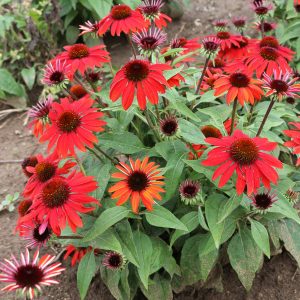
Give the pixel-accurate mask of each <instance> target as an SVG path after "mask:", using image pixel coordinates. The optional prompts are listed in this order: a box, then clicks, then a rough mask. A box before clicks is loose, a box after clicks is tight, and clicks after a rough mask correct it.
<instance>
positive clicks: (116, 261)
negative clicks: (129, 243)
mask: <svg viewBox="0 0 300 300" xmlns="http://www.w3.org/2000/svg"><path fill="white" fill-rule="evenodd" d="M108 264H109V266H110V267H111V268H115V269H118V268H121V267H122V265H123V258H122V257H121V255H120V254H118V253H112V254H110V256H109V258H108Z"/></svg>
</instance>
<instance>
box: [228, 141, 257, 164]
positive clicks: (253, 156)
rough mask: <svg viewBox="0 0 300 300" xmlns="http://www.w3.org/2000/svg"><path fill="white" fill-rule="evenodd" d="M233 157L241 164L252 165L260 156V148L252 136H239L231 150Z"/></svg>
mask: <svg viewBox="0 0 300 300" xmlns="http://www.w3.org/2000/svg"><path fill="white" fill-rule="evenodd" d="M229 153H230V156H231V158H232V159H233V160H234V161H235V162H236V163H237V164H239V165H251V164H252V163H254V162H255V161H256V160H257V158H258V153H259V151H258V148H257V146H256V144H255V143H254V142H253V141H252V140H251V139H250V138H239V139H238V140H236V141H234V142H233V143H232V145H231V146H230V150H229Z"/></svg>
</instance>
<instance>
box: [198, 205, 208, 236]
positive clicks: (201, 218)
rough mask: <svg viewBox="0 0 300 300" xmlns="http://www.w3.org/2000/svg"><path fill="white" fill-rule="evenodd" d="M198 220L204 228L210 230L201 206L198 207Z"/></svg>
mask: <svg viewBox="0 0 300 300" xmlns="http://www.w3.org/2000/svg"><path fill="white" fill-rule="evenodd" d="M198 221H199V224H200V225H201V227H202V228H203V229H205V230H207V231H209V228H208V226H207V223H206V220H205V217H204V214H203V211H202V207H201V206H199V207H198Z"/></svg>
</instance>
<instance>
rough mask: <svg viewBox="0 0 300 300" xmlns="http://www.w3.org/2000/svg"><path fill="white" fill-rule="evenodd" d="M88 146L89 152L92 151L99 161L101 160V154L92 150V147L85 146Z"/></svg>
mask: <svg viewBox="0 0 300 300" xmlns="http://www.w3.org/2000/svg"><path fill="white" fill-rule="evenodd" d="M87 148H88V150H89V151H90V152H91V153H93V154H94V155H95V156H96V157H97V158H98V159H99V160H100V161H101V162H103V159H102V158H101V156H100V155H99V154H98V153H97V152H96V151H94V149H92V148H89V147H87Z"/></svg>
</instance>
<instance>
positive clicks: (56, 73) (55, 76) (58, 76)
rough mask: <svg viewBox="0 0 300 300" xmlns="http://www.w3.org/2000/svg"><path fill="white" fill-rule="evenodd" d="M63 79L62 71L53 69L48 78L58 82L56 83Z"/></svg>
mask: <svg viewBox="0 0 300 300" xmlns="http://www.w3.org/2000/svg"><path fill="white" fill-rule="evenodd" d="M64 79H65V75H64V73H63V72H60V71H54V72H53V73H52V74H51V75H50V80H51V81H52V82H53V83H55V84H58V83H61V82H63V81H64Z"/></svg>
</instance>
